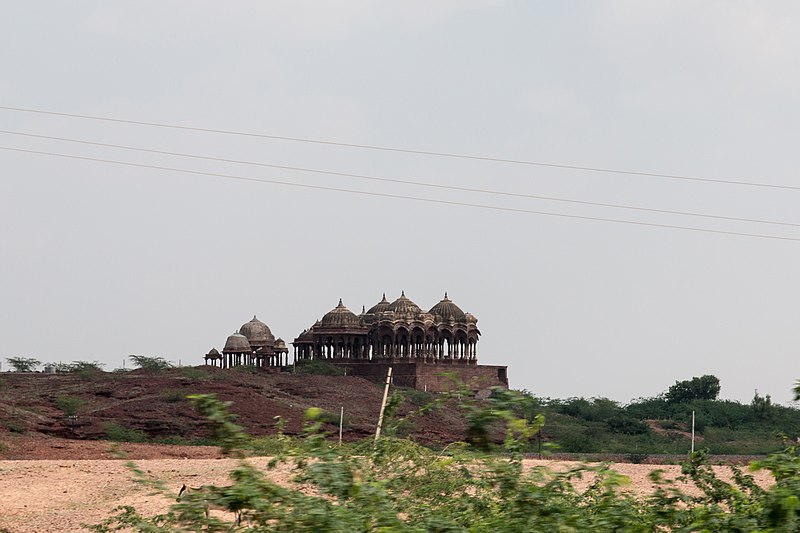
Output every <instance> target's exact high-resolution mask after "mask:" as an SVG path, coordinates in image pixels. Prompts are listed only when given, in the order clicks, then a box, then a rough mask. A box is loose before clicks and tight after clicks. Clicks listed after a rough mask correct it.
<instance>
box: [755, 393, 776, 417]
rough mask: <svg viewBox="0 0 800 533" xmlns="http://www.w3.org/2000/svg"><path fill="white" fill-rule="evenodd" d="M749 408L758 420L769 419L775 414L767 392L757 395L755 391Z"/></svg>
mask: <svg viewBox="0 0 800 533" xmlns="http://www.w3.org/2000/svg"><path fill="white" fill-rule="evenodd" d="M750 408H751V409H752V410H753V415H755V417H756V419H758V420H769V419H770V418H772V416H773V415H774V414H775V407H774V406H773V405H772V398H770V396H769V394H767V395H766V396H759V395H758V393H757V392H756V394H755V396H753V401H752V402H750Z"/></svg>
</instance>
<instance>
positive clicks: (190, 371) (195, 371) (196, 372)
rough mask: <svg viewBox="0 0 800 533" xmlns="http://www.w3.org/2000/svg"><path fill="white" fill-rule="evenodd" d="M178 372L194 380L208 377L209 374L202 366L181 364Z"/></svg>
mask: <svg viewBox="0 0 800 533" xmlns="http://www.w3.org/2000/svg"><path fill="white" fill-rule="evenodd" d="M180 372H181V375H182V376H183V377H185V378H188V379H191V380H194V381H200V380H204V379H208V376H209V374H208V372H207V371H206V370H203V369H202V368H196V367H193V366H182V367H181V370H180Z"/></svg>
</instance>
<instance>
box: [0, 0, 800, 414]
mask: <svg viewBox="0 0 800 533" xmlns="http://www.w3.org/2000/svg"><path fill="white" fill-rule="evenodd" d="M8 4H9V5H6V6H5V10H4V12H5V16H4V17H3V20H2V21H0V72H2V73H3V74H2V76H0V107H3V109H0V130H2V131H3V133H0V147H2V149H0V302H2V304H3V305H2V306H0V338H2V343H0V361H2V363H3V366H2V369H3V370H4V371H5V370H7V368H8V365H7V362H6V361H5V359H6V358H8V357H15V356H22V357H35V358H37V359H39V360H41V361H43V362H57V361H63V362H68V361H75V360H84V361H100V362H102V363H104V364H105V368H106V369H107V370H111V369H114V368H119V367H122V365H123V360H124V359H125V358H126V356H128V355H129V354H140V355H150V356H160V357H164V358H166V359H168V360H170V361H174V362H176V363H177V362H180V364H183V365H189V364H192V365H194V364H201V363H202V355H203V354H205V353H206V352H208V350H209V349H210V348H212V347H216V348H218V349H221V348H222V346H223V345H224V343H225V339H226V337H227V336H228V335H230V334H231V333H233V332H234V331H235V330H236V329H238V328H239V326H240V325H242V324H243V323H245V322H247V321H248V320H250V318H251V317H252V316H253V315H257V316H258V318H259V319H261V320H263V321H264V322H266V323H267V324H268V325H269V326H270V328H271V330H272V332H273V333H274V335H275V336H279V337H282V338H283V339H286V340H287V341H291V340H293V339H294V338H295V337H296V336H297V335H298V334H299V333H300V332H301V331H303V329H305V328H307V327H309V326H310V325H311V324H313V323H314V321H315V320H317V319H319V318H321V317H322V315H324V314H325V313H326V312H327V311H329V310H330V309H332V308H334V307H335V306H336V304H337V303H338V300H339V298H342V300H343V302H344V304H345V305H347V306H348V307H349V308H350V309H351V310H353V311H355V312H356V313H358V312H360V310H361V307H362V305H364V306H366V307H367V308H369V307H370V306H372V305H374V304H375V303H377V302H378V301H379V300H380V299H381V296H382V294H383V293H384V292H385V293H386V296H387V298H389V299H390V300H393V299H395V298H397V297H398V296H399V295H400V293H401V291H405V293H406V295H407V296H408V297H409V298H411V299H412V300H413V301H415V302H416V303H417V304H418V305H420V306H421V307H423V308H425V309H429V308H430V307H432V306H433V305H434V304H436V303H437V302H438V301H439V300H440V299H441V298H442V296H443V295H444V292H445V291H447V292H448V294H449V297H450V298H451V299H452V300H453V301H454V302H455V303H456V304H458V305H459V306H460V307H461V308H462V309H463V310H465V311H467V312H470V313H472V314H474V315H475V316H476V317H477V318H478V326H479V328H480V330H481V332H482V337H481V341H480V342H479V343H478V360H479V362H481V363H485V364H495V365H508V367H509V379H510V385H511V387H513V388H517V389H527V390H529V391H531V392H533V393H535V394H537V395H539V396H549V397H558V398H567V397H573V396H583V397H608V398H611V399H614V400H617V401H619V402H622V403H626V402H629V401H631V400H633V399H635V398H639V397H650V396H655V395H657V394H659V393H661V392H664V391H666V390H667V389H668V388H669V386H670V385H672V384H673V383H674V382H675V381H676V380H684V379H690V378H691V377H693V376H700V375H703V374H713V375H715V376H717V377H718V378H719V379H720V381H721V385H722V391H721V397H723V398H729V399H734V400H739V401H742V402H749V401H750V400H751V399H752V397H753V394H754V391H756V390H757V391H758V392H759V394H761V395H762V396H763V395H764V394H770V395H771V396H772V398H773V400H775V401H778V402H780V403H784V404H786V403H788V402H790V401H791V396H792V395H791V389H792V387H793V385H794V382H795V380H796V379H798V378H800V369H798V368H797V361H798V347H800V328H798V302H800V284H798V274H797V270H796V267H797V265H798V264H800V214H799V213H798V210H797V205H798V200H800V176H798V175H797V167H798V165H797V160H798V151H797V147H796V142H797V139H798V133H800V131H798V130H800V106H798V104H797V94H798V92H799V90H800V32H797V31H796V28H797V27H798V23H800V4H798V3H796V2H791V1H778V0H775V1H767V2H765V1H757V0H753V1H735V2H732V1H728V0H725V1H714V0H708V1H706V2H694V1H688V0H687V1H670V2H666V1H642V0H618V1H616V0H607V1H588V0H587V1H578V0H575V1H568V2H564V1H550V2H546V1H523V0H520V1H502V0H441V1H430V0H426V1H415V0H410V1H405V2H380V1H378V2H376V1H365V0H363V1H362V0H352V1H349V0H343V1H339V2H328V1H316V2H315V1H295V2H269V1H239V2H208V1H191V2H189V1H188V0H187V1H170V0H158V1H148V0H143V1H138V2H108V1H106V0H104V1H82V2H69V3H65V2H57V1H49V2H48V1H43V2H11V3H8ZM8 108H17V109H27V110H38V111H48V112H55V113H66V114H73V115H87V116H95V117H105V118H115V119H123V120H129V121H137V122H149V123H161V124H170V125H179V126H187V127H192V128H199V129H213V130H226V131H233V132H240V133H249V134H257V135H256V136H252V135H230V134H221V133H212V132H207V131H199V130H187V129H177V128H164V127H155V126H146V125H141V124H139V125H137V124H131V123H125V122H110V121H101V120H90V119H81V118H77V117H69V116H64V115H53V114H45V113H34V112H31V111H19V110H12V109H8ZM22 133H24V134H33V135H40V136H49V137H58V138H61V139H72V140H73V141H74V140H80V141H89V142H95V143H105V144H114V145H118V146H126V147H135V148H143V149H147V150H157V151H162V152H164V151H166V152H174V153H183V154H192V155H195V156H202V157H207V158H222V159H229V160H230V159H233V160H244V161H250V162H256V163H260V164H266V165H277V166H284V167H285V166H291V167H302V168H307V169H316V170H324V171H327V172H338V173H345V174H358V175H361V176H370V177H373V178H375V177H377V178H382V179H389V180H398V181H406V182H408V181H413V182H417V183H422V184H426V185H427V186H422V185H410V184H403V183H397V182H386V181H380V180H374V179H364V178H355V177H347V176H341V175H332V174H320V173H311V172H300V171H293V170H287V169H277V168H272V167H265V166H257V165H246V164H241V163H230V162H222V161H216V160H209V159H199V158H187V157H179V156H170V155H165V154H157V153H152V152H142V151H132V150H124V149H120V148H111V147H103V146H97V145H90V144H85V143H76V142H70V141H65V140H54V139H43V138H37V137H30V136H24V135H20V134H22ZM258 135H262V137H259V136H258ZM263 136H271V137H263ZM274 137H284V138H286V137H290V138H295V139H306V140H323V141H331V142H334V143H343V144H351V145H352V144H357V145H369V146H377V147H385V148H394V149H401V150H410V151H424V152H436V153H448V154H460V155H466V156H472V157H473V158H463V157H444V156H436V155H424V154H419V153H410V152H401V151H389V150H375V149H367V148H356V147H352V146H343V145H342V144H321V143H311V142H300V141H297V140H286V139H276V138H274ZM9 148H12V149H15V150H29V151H37V152H49V153H58V154H62V155H70V156H79V157H85V158H97V159H105V160H113V161H121V162H127V163H135V164H138V165H151V166H161V167H170V168H180V169H183V170H189V171H196V172H205V173H206V174H191V173H187V172H175V171H167V170H160V169H154V168H143V167H136V166H130V165H120V164H114V163H108V162H98V161H91V160H87V159H74V158H64V157H57V156H52V155H45V154H43V153H36V154H34V153H30V152H21V151H13V150H8V149H9ZM476 158H477V159H476ZM481 158H483V159H481ZM498 159H499V160H506V161H497V160H498ZM509 161H517V162H516V163H514V162H509ZM520 162H523V163H520ZM532 163H545V164H547V165H563V166H569V167H591V168H599V169H607V170H614V171H627V172H634V173H627V174H626V173H620V172H598V171H589V170H579V169H574V168H573V169H569V168H563V167H559V166H547V165H541V164H532ZM636 173H640V174H636ZM209 174H224V175H226V176H237V177H240V178H255V179H256V180H268V181H272V182H273V183H266V182H263V181H262V182H259V181H248V180H242V179H233V178H229V177H228V178H225V177H220V176H212V175H209ZM652 174H660V175H671V176H679V177H689V178H700V179H678V178H666V177H657V176H653V175H652ZM274 182H281V183H280V184H278V183H274ZM730 182H746V183H749V184H750V185H744V184H741V183H738V184H737V183H730ZM753 184H760V185H761V186H759V185H753ZM431 185H435V187H432V186H431ZM763 185H769V186H763ZM313 187H322V188H313ZM448 187H450V188H448ZM452 187H458V188H461V190H458V189H453V188H452ZM325 188H327V189H325ZM330 189H344V190H347V191H350V192H345V191H341V190H339V191H337V190H330ZM463 189H476V190H480V191H484V192H475V191H465V190H463ZM365 193H367V194H365ZM381 195H383V196H381ZM399 197H402V198H399ZM532 197H537V198H532ZM542 197H547V198H557V199H559V200H552V199H544V198H542ZM565 200H570V201H565ZM575 201H578V202H591V203H594V204H598V203H599V204H613V205H624V206H627V207H629V209H623V208H619V207H608V206H599V205H587V204H585V203H576V202H575ZM464 204H470V205H464ZM631 207H633V208H637V209H630V208H631ZM664 211H672V212H682V213H693V214H694V215H691V216H690V215H679V214H675V213H665V212H664ZM698 215H702V216H698ZM713 217H729V218H713ZM730 218H736V219H747V220H748V221H743V220H730ZM612 220H613V221H612ZM615 221H616V222H615ZM620 221H625V222H620ZM630 222H633V223H630ZM765 222H772V223H765ZM776 223H779V224H776ZM675 226H679V227H681V228H689V229H679V228H676V227H675ZM698 230H705V231H698ZM709 230H710V231H709ZM743 234H747V235H743ZM767 237H779V238H767ZM126 364H128V365H130V363H129V362H128V363H126Z"/></svg>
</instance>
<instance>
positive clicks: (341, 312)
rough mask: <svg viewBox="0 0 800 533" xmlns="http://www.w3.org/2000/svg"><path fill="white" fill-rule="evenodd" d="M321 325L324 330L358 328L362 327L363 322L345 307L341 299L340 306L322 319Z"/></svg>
mask: <svg viewBox="0 0 800 533" xmlns="http://www.w3.org/2000/svg"><path fill="white" fill-rule="evenodd" d="M321 325H322V327H324V328H337V327H354V326H355V327H358V326H360V325H361V321H360V320H359V319H358V317H357V316H356V315H355V314H354V313H353V312H352V311H350V310H349V309H348V308H347V307H345V306H344V304H343V303H342V300H341V298H340V299H339V305H337V306H336V308H335V309H333V310H331V311H328V312H327V313H326V314H325V316H323V317H322V322H321Z"/></svg>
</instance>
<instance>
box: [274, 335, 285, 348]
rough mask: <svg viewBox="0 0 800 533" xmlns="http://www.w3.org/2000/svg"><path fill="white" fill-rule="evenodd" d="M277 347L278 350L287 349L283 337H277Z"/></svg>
mask: <svg viewBox="0 0 800 533" xmlns="http://www.w3.org/2000/svg"><path fill="white" fill-rule="evenodd" d="M275 349H276V350H278V349H283V350H286V349H287V348H286V342H285V341H284V340H283V339H281V338H280V337H278V338H277V339H275Z"/></svg>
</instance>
